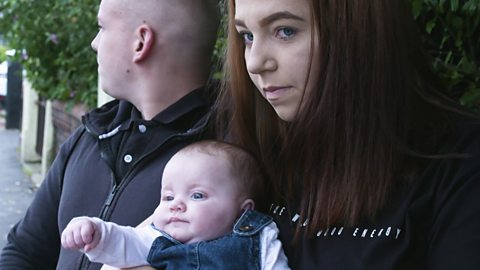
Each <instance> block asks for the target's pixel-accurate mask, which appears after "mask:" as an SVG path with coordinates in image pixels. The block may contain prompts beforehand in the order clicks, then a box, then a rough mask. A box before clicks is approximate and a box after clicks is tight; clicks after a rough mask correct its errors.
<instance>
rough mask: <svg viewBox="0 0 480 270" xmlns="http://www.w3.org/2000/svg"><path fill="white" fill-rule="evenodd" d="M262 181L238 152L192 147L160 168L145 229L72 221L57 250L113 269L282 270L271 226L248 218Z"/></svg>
mask: <svg viewBox="0 0 480 270" xmlns="http://www.w3.org/2000/svg"><path fill="white" fill-rule="evenodd" d="M263 182H264V179H263V178H262V173H261V170H260V168H259V166H258V164H257V162H256V161H255V159H254V158H253V157H252V156H250V155H249V154H248V153H247V152H245V151H244V150H242V149H240V148H238V147H235V146H233V145H230V144H227V143H223V142H219V141H200V142H197V143H194V144H191V145H189V146H186V147H185V148H183V149H181V150H180V151H179V152H178V153H176V154H175V155H174V156H173V157H172V158H171V159H170V161H169V162H168V163H167V165H166V166H165V170H164V172H163V179H162V190H161V201H160V204H159V205H158V207H157V208H156V210H155V212H154V213H153V215H152V220H153V222H152V224H151V225H149V226H144V227H139V228H133V227H128V226H120V225H117V224H115V223H111V222H105V221H103V220H100V219H98V218H91V217H77V218H74V219H72V221H71V222H70V223H69V224H68V226H67V227H66V228H65V230H64V231H63V233H62V245H63V247H64V248H67V249H80V250H81V251H82V252H84V253H85V254H86V255H87V256H88V258H89V259H90V260H91V261H94V262H99V263H103V264H108V265H111V266H115V267H119V268H127V267H135V266H141V265H151V266H152V267H154V268H158V269H289V268H288V264H287V258H286V256H285V254H284V252H283V249H282V245H281V243H280V241H279V240H278V239H277V235H278V229H277V226H276V225H275V223H274V222H272V219H271V218H270V217H268V216H266V215H263V214H261V213H259V212H256V211H253V209H254V201H253V198H258V195H257V194H259V193H260V192H261V191H262V190H261V187H262V185H263Z"/></svg>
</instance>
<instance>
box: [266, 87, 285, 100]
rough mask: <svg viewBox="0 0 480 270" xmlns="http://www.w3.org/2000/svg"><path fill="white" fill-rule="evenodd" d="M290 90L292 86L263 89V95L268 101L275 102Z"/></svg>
mask: <svg viewBox="0 0 480 270" xmlns="http://www.w3.org/2000/svg"><path fill="white" fill-rule="evenodd" d="M288 89H290V86H268V87H264V88H263V93H264V94H265V98H266V99H268V100H275V99H279V98H280V97H281V96H282V95H283V94H284V93H285V92H286V91H287V90H288Z"/></svg>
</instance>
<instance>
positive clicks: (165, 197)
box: [162, 195, 174, 201]
mask: <svg viewBox="0 0 480 270" xmlns="http://www.w3.org/2000/svg"><path fill="white" fill-rule="evenodd" d="M173 199H174V197H173V196H171V195H166V196H163V198H162V200H164V201H173Z"/></svg>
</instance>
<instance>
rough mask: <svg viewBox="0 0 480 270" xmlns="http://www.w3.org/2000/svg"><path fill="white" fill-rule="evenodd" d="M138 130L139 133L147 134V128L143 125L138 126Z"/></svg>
mask: <svg viewBox="0 0 480 270" xmlns="http://www.w3.org/2000/svg"><path fill="white" fill-rule="evenodd" d="M138 130H139V131H140V133H145V132H147V127H146V126H145V125H138Z"/></svg>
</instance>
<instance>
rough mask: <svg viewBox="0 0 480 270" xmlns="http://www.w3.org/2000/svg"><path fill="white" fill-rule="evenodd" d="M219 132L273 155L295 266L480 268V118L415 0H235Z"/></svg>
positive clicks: (264, 157) (277, 211)
mask: <svg viewBox="0 0 480 270" xmlns="http://www.w3.org/2000/svg"><path fill="white" fill-rule="evenodd" d="M228 2H229V3H228V4H229V7H228V10H229V20H228V27H229V28H228V48H227V61H226V85H225V86H226V87H225V88H224V90H223V92H222V93H221V96H220V99H219V103H218V110H219V112H218V119H217V120H218V123H217V124H218V125H217V126H219V127H223V126H224V125H222V123H226V122H227V123H229V125H227V128H226V129H224V130H220V132H219V133H220V134H219V136H228V137H229V138H231V140H232V141H233V142H235V143H238V144H240V145H241V146H243V147H245V148H248V149H250V151H251V152H252V153H254V154H256V155H257V157H258V158H259V159H260V160H261V161H262V162H263V164H264V165H265V169H266V172H267V174H268V175H269V178H270V179H271V184H272V188H273V192H270V193H269V194H268V195H272V196H271V198H269V199H270V201H271V207H270V209H269V210H270V213H271V214H272V215H273V216H274V217H275V218H276V221H277V223H278V224H279V226H280V230H281V239H282V241H283V243H284V247H285V248H286V249H287V250H286V251H287V256H288V257H289V261H290V266H291V267H292V269H453V268H454V267H455V268H457V269H480V268H479V267H480V256H478V255H479V254H480V245H479V244H478V243H479V242H480V234H479V233H478V231H479V230H480V202H479V199H477V197H478V194H479V192H480V170H479V168H480V142H479V140H480V137H479V135H480V126H479V122H478V121H477V120H476V118H475V117H473V116H469V114H468V113H466V112H463V111H462V109H461V108H460V107H459V106H458V105H456V104H455V103H453V102H451V101H449V100H448V99H447V98H445V97H444V96H442V95H441V94H440V93H439V91H438V90H439V89H441V84H440V83H439V80H438V78H436V77H435V76H434V74H433V73H432V72H431V69H430V66H429V64H428V63H429V62H428V59H427V57H426V56H425V54H424V52H423V51H422V49H421V46H420V44H419V42H418V37H417V35H416V32H415V27H414V23H413V20H412V19H411V18H412V16H411V14H410V13H409V9H408V7H407V6H406V3H405V1H402V0H378V1H371V0H355V1H351V0H336V1H318V0H262V1H258V0H229V1H228Z"/></svg>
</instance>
